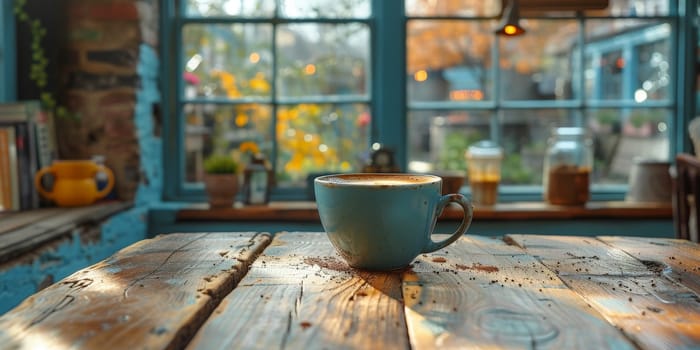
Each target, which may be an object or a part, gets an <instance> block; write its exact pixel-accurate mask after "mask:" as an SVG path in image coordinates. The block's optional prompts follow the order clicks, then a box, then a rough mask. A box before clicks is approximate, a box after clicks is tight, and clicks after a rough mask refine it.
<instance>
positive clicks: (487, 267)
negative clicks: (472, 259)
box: [455, 263, 498, 272]
mask: <svg viewBox="0 0 700 350" xmlns="http://www.w3.org/2000/svg"><path fill="white" fill-rule="evenodd" d="M455 267H456V268H458V269H460V270H478V271H483V272H498V267H496V266H491V265H481V264H479V263H473V264H472V266H467V265H462V264H455Z"/></svg>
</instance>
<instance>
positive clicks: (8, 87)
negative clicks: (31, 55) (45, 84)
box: [0, 0, 17, 102]
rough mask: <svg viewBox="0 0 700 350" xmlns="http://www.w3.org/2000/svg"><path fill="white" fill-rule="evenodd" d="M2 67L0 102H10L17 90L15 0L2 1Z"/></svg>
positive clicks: (0, 64) (0, 58)
mask: <svg viewBox="0 0 700 350" xmlns="http://www.w3.org/2000/svg"><path fill="white" fill-rule="evenodd" d="M0 28H2V34H0V69H1V70H2V77H3V78H2V79H0V102H10V101H14V100H15V99H16V90H17V87H16V86H17V84H16V82H17V74H16V71H17V67H16V66H17V65H16V63H15V55H16V52H17V48H16V45H15V16H14V12H13V1H6V0H3V1H2V2H0Z"/></svg>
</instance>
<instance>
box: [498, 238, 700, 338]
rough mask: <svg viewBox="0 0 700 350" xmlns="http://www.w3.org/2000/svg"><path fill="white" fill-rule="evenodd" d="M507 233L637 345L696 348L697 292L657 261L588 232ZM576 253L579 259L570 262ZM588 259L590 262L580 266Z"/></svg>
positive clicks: (699, 309) (698, 326) (698, 330)
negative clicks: (577, 234) (573, 234)
mask: <svg viewBox="0 0 700 350" xmlns="http://www.w3.org/2000/svg"><path fill="white" fill-rule="evenodd" d="M507 238H508V239H509V241H510V242H513V243H515V244H517V245H519V246H521V247H524V248H525V250H526V251H527V252H529V253H531V254H534V255H537V257H538V259H540V261H541V262H542V263H544V264H545V265H546V266H548V267H549V268H550V269H553V270H555V269H556V270H559V271H560V272H559V274H558V275H559V278H561V279H562V280H563V281H564V283H566V285H567V286H569V287H570V288H571V290H573V291H575V292H577V293H578V294H580V295H581V296H582V297H583V298H584V299H585V300H586V301H587V302H588V303H589V304H590V305H591V306H592V307H593V308H595V309H596V310H597V311H598V312H600V313H601V314H602V315H603V316H604V317H605V318H606V319H607V320H608V321H609V322H610V323H611V324H613V325H615V326H616V327H618V328H619V329H620V330H621V331H622V332H623V333H625V334H626V335H627V336H628V337H630V338H631V339H633V341H634V342H635V343H636V344H637V345H639V346H640V347H642V348H645V349H698V348H700V298H698V295H697V294H695V293H693V292H692V291H691V290H690V289H688V288H686V287H685V286H683V285H680V284H678V283H676V282H674V281H672V280H669V279H667V278H664V276H662V273H661V272H662V270H660V269H659V268H658V266H657V265H655V264H648V263H647V264H645V263H643V262H641V261H639V260H637V259H635V258H633V257H632V255H629V254H627V253H624V254H620V249H618V248H615V247H613V246H610V245H607V244H605V243H604V242H602V241H599V240H595V239H592V238H580V237H547V236H530V235H525V236H522V235H512V236H508V237H507ZM576 259H581V260H582V261H583V263H582V264H574V263H573V262H572V261H575V260H576ZM635 261H636V262H635ZM589 263H590V265H591V266H593V268H590V269H588V268H584V267H583V266H587V265H588V264H589ZM640 265H641V266H644V267H645V268H646V272H645V271H643V270H641V269H640V268H639V266H640ZM562 266H567V268H566V269H563V268H562ZM571 266H576V268H575V269H572V268H571ZM606 267H607V270H606ZM628 269H629V270H628Z"/></svg>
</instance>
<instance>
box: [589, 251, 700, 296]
mask: <svg viewBox="0 0 700 350" xmlns="http://www.w3.org/2000/svg"><path fill="white" fill-rule="evenodd" d="M598 239H600V240H601V241H603V242H605V243H607V244H610V245H612V246H614V247H617V248H620V249H622V250H624V251H626V252H627V253H628V254H630V255H632V256H634V257H635V258H637V259H639V260H641V261H642V262H643V263H644V264H645V265H647V266H649V267H650V268H652V269H654V271H657V272H658V273H660V274H661V275H662V276H664V277H666V278H668V279H671V280H672V281H675V282H678V283H681V284H683V285H685V286H686V287H688V288H690V289H691V290H692V291H694V292H695V293H696V294H700V245H699V244H697V243H695V242H691V241H688V240H682V239H664V238H641V237H598Z"/></svg>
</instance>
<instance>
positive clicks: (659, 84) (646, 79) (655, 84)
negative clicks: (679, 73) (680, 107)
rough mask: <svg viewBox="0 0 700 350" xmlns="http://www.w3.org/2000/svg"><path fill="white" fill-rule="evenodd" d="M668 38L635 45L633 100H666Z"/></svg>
mask: <svg viewBox="0 0 700 350" xmlns="http://www.w3.org/2000/svg"><path fill="white" fill-rule="evenodd" d="M669 46H670V45H669V40H668V39H663V40H658V41H655V42H652V43H645V44H641V45H638V46H636V47H635V49H636V50H637V52H636V56H637V64H638V69H637V80H636V82H635V83H636V84H635V86H634V88H635V90H634V100H635V101H636V102H640V103H641V102H644V101H647V100H668V99H670V90H671V86H670V83H671V72H670V69H671V64H670V62H669V61H670V59H671V58H670V52H669Z"/></svg>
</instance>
